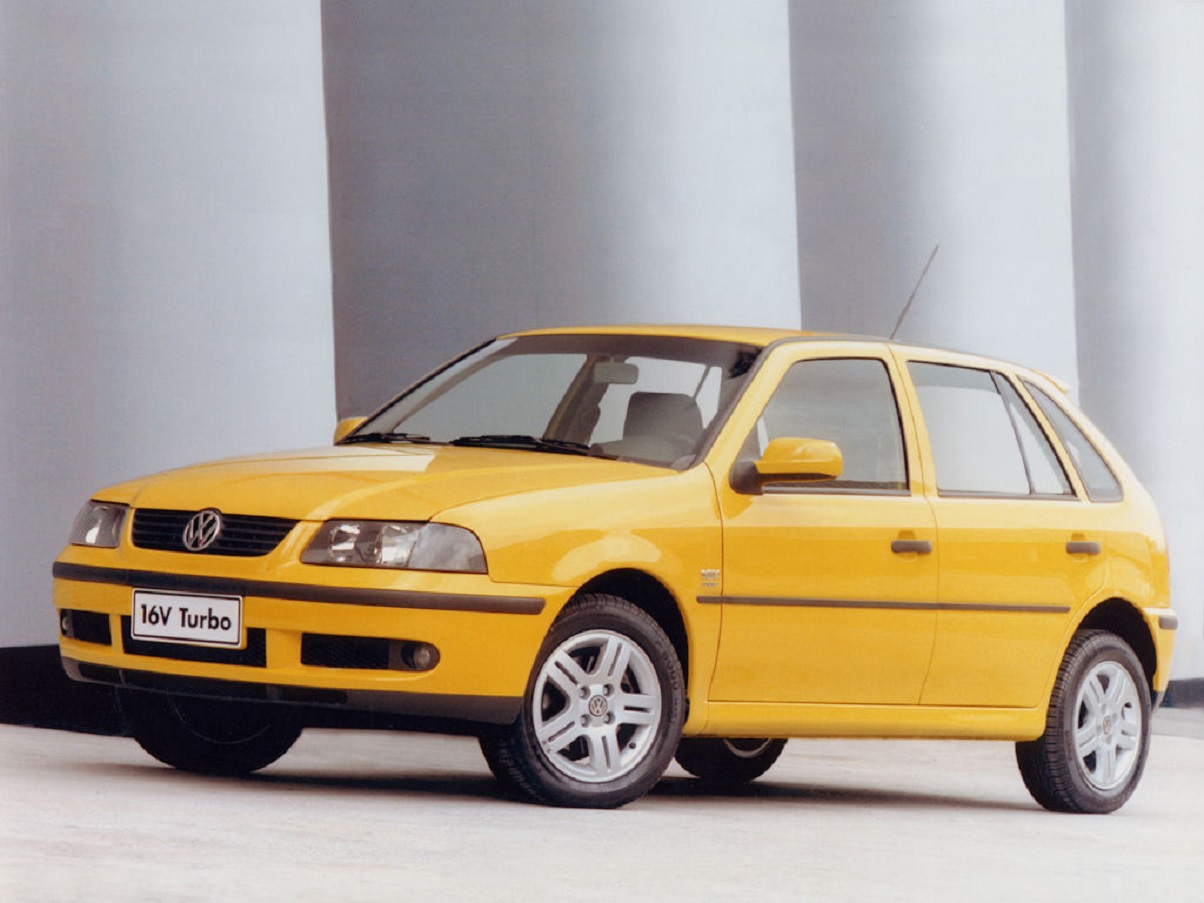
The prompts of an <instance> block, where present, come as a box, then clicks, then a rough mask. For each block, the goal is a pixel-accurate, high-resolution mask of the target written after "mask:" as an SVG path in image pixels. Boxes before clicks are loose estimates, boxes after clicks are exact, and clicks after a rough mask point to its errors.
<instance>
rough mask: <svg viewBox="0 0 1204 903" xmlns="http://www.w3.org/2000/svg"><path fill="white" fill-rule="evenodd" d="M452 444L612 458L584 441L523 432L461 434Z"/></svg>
mask: <svg viewBox="0 0 1204 903" xmlns="http://www.w3.org/2000/svg"><path fill="white" fill-rule="evenodd" d="M449 444H450V445H462V446H467V447H470V448H521V449H526V450H528V451H540V452H553V453H555V454H560V455H585V456H588V457H591V458H611V459H613V458H614V457H615V456H614V455H608V454H606V453H605V452H601V451H598V450H597V449H595V448H594V447H593V446H590V445H585V444H584V443H582V442H570V441H569V440H568V439H546V438H540V437H537V436H527V435H524V434H522V433H516V434H513V435H511V434H505V433H493V434H487V435H484V436H461V437H460V438H459V439H453V440H452V441H451V442H450V443H449Z"/></svg>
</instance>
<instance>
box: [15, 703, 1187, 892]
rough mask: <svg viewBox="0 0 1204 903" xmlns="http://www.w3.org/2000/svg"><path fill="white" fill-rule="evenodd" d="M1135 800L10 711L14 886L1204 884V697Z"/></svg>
mask: <svg viewBox="0 0 1204 903" xmlns="http://www.w3.org/2000/svg"><path fill="white" fill-rule="evenodd" d="M1156 730H1157V735H1156V736H1155V738H1154V742H1153V747H1152V752H1151V757H1150V763H1149V768H1148V770H1147V772H1146V775H1145V779H1144V781H1143V783H1142V786H1141V787H1140V788H1139V790H1138V792H1137V794H1136V795H1135V796H1134V798H1133V799H1132V800H1131V801H1130V802H1129V804H1128V805H1127V806H1126V807H1125V808H1124V809H1122V810H1121V811H1120V812H1119V813H1117V814H1114V815H1111V816H1105V817H1087V816H1059V815H1052V814H1049V813H1046V812H1044V811H1042V810H1040V809H1038V808H1037V807H1036V806H1035V805H1034V804H1033V803H1032V802H1031V801H1030V800H1029V798H1028V796H1027V794H1026V793H1025V790H1024V787H1023V786H1022V785H1021V783H1020V778H1019V775H1018V774H1017V772H1016V769H1015V765H1014V762H1013V759H1012V750H1011V746H1010V745H1009V744H1005V743H934V742H922V741H827V740H825V741H793V742H792V743H790V745H789V746H787V748H786V753H785V754H784V756H783V758H782V760H781V761H780V762H779V763H778V764H777V765H776V766H775V767H774V769H773V770H772V771H771V772H770V773H769V774H768V775H767V776H766V777H765V778H763V779H762V780H761V781H760V782H758V783H757V784H755V785H753V786H752V787H751V788H749V789H748V790H746V791H742V792H739V793H732V794H728V795H722V794H719V795H717V794H708V793H703V792H699V791H698V789H697V788H696V786H695V784H694V783H693V782H692V781H690V780H687V779H686V778H685V776H684V773H682V772H680V771H677V770H676V767H675V768H674V769H673V770H672V771H671V772H670V774H669V775H668V776H667V777H666V779H665V780H664V781H662V782H661V784H660V785H659V786H658V788H657V789H656V790H655V791H654V792H653V793H652V794H651V795H650V796H649V797H647V798H645V799H644V800H641V801H640V802H638V803H636V804H634V805H632V806H629V807H627V808H626V809H622V810H619V811H617V812H581V811H564V810H553V809H545V808H540V807H536V806H530V805H525V804H522V803H517V802H514V801H511V800H509V799H506V798H505V797H504V796H502V795H501V793H500V792H499V790H498V788H497V786H496V784H495V783H494V782H493V780H492V778H491V777H490V776H489V773H488V772H487V770H486V768H485V765H484V763H483V761H482V760H481V758H480V756H479V754H478V752H477V748H476V744H475V741H472V740H465V739H457V738H445V737H426V736H417V735H401V734H379V733H362V734H357V733H351V732H334V731H311V732H308V733H306V734H305V735H304V736H303V737H302V738H301V741H300V742H299V743H298V745H297V746H296V747H295V748H294V749H293V751H292V752H290V753H289V755H288V756H286V757H285V758H284V759H282V760H281V761H280V762H278V763H276V764H275V765H273V766H272V767H271V768H269V769H267V770H266V771H264V772H263V773H262V775H261V776H259V777H255V778H251V779H246V780H225V779H203V778H198V777H193V776H189V775H185V774H182V773H177V772H173V771H170V770H168V769H166V768H162V767H160V766H159V765H157V764H156V763H155V762H153V761H152V760H151V759H149V758H148V757H146V756H145V755H144V754H143V753H142V751H141V750H140V749H138V747H137V746H136V745H135V744H134V743H133V741H130V740H126V739H120V738H108V737H95V736H86V735H80V734H69V733H62V732H56V731H44V730H36V729H32V728H21V727H11V726H0V899H2V900H6V901H8V900H12V901H24V900H89V901H94V900H217V899H238V900H254V899H264V900H267V899H273V900H276V899H281V900H340V901H342V900H365V901H366V900H372V901H381V900H397V901H424V903H425V901H441V900H515V901H519V900H521V901H528V900H572V901H583V900H630V901H636V900H646V899H653V900H670V899H681V900H687V899H689V900H693V901H701V900H750V901H757V900H766V899H769V900H777V899H781V900H825V901H827V900H850V901H854V900H855V901H867V900H933V899H937V900H971V899H973V900H1017V899H1024V900H1035V901H1040V900H1060V901H1071V900H1086V899H1112V900H1116V899H1125V898H1126V897H1129V898H1130V899H1147V900H1158V901H1159V903H1167V901H1178V900H1184V901H1188V900H1190V901H1198V900H1200V899H1204V854H1202V846H1204V844H1202V841H1204V713H1201V712H1197V711H1183V710H1164V711H1163V712H1160V713H1159V714H1158V716H1157V719H1156Z"/></svg>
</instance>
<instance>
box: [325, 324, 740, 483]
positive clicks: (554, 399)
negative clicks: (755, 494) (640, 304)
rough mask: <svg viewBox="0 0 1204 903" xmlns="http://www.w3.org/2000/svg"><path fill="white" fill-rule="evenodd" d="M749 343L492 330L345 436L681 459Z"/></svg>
mask: <svg viewBox="0 0 1204 903" xmlns="http://www.w3.org/2000/svg"><path fill="white" fill-rule="evenodd" d="M758 351H759V349H757V348H755V347H753V346H749V345H741V344H735V343H731V342H720V341H710V340H703V339H687V338H667V337H662V336H625V335H541V336H520V337H518V338H509V339H499V340H496V341H494V342H490V343H489V344H487V345H485V346H483V347H481V348H478V349H477V350H475V351H473V352H470V353H469V354H467V355H465V356H464V357H462V358H460V359H459V360H458V361H456V362H454V363H453V364H451V365H450V366H448V367H446V368H444V369H443V370H441V371H439V372H437V373H435V374H434V375H433V376H431V377H429V378H428V379H427V380H425V381H424V382H422V383H420V384H419V385H418V386H417V387H416V388H414V389H412V390H411V391H410V392H408V393H406V394H405V395H402V396H401V397H400V398H398V399H396V400H395V401H393V402H392V403H391V404H389V405H388V406H387V407H386V408H384V409H383V410H382V411H380V412H379V413H377V414H376V415H375V416H373V417H371V418H370V419H369V420H367V421H366V422H365V423H364V424H363V425H362V426H361V427H360V428H359V429H357V430H356V431H355V432H354V433H352V434H351V435H350V436H348V437H347V438H346V439H344V440H343V441H344V442H371V441H380V442H388V441H406V442H434V443H440V444H458V445H489V446H500V447H508V448H526V449H531V450H534V451H544V452H556V453H570V454H590V455H597V456H600V457H613V458H620V459H624V460H631V461H639V462H643V463H647V464H658V465H662V466H666V467H677V468H681V467H685V466H688V465H689V464H690V463H691V462H692V461H693V460H694V458H695V457H696V456H697V454H698V452H699V451H700V450H701V449H702V448H703V447H704V445H705V441H706V440H707V438H708V437H709V435H710V432H711V430H712V428H713V427H715V426H716V419H717V417H718V415H719V413H720V412H721V411H724V410H725V409H726V407H727V405H728V403H729V402H730V401H731V400H732V399H733V398H734V397H735V396H736V394H737V392H738V391H739V389H740V388H741V387H742V386H743V384H744V379H745V377H746V375H747V373H748V371H749V369H750V367H751V366H752V362H753V360H754V359H755V358H756V355H757V353H758Z"/></svg>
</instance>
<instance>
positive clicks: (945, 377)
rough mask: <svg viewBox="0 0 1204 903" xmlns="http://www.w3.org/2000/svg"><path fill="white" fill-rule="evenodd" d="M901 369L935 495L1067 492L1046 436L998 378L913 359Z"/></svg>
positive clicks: (985, 372)
mask: <svg viewBox="0 0 1204 903" xmlns="http://www.w3.org/2000/svg"><path fill="white" fill-rule="evenodd" d="M908 370H909V371H910V373H911V377H912V381H913V382H914V383H915V387H916V394H917V395H918V396H919V399H920V409H921V411H922V413H923V417H924V424H925V426H926V427H927V428H928V439H929V443H930V445H931V448H932V457H933V462H934V464H935V466H936V482H937V488H938V489H939V490H940V492H941V493H942V494H949V495H1008V496H1039V497H1045V498H1048V497H1051V496H1052V497H1069V496H1070V495H1071V487H1070V482H1069V480H1068V479H1067V478H1066V474H1065V473H1064V472H1063V470H1062V467H1061V464H1059V462H1058V458H1057V455H1056V454H1055V453H1054V450H1053V446H1052V445H1050V442H1049V439H1048V437H1046V435H1045V433H1044V432H1042V430H1041V428H1040V426H1039V424H1038V423H1037V420H1036V418H1035V417H1034V416H1033V414H1032V412H1031V411H1030V410H1029V409H1028V407H1027V406H1026V405H1025V404H1024V402H1023V400H1021V398H1020V396H1019V394H1018V393H1017V392H1016V390H1015V389H1014V388H1013V387H1012V385H1011V383H1009V382H1008V381H1007V380H1006V379H1005V378H1004V377H1003V376H1001V375H1000V374H998V373H993V372H991V371H988V370H975V369H971V368H969V367H953V366H948V365H945V364H926V363H920V362H914V361H913V362H912V363H911V364H909V365H908Z"/></svg>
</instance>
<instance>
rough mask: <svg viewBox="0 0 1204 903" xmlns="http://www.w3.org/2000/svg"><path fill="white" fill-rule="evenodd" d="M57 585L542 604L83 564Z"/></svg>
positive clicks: (438, 606) (350, 601) (498, 606)
mask: <svg viewBox="0 0 1204 903" xmlns="http://www.w3.org/2000/svg"><path fill="white" fill-rule="evenodd" d="M53 573H54V577H55V579H57V580H74V581H78V582H82V583H106V584H109V585H113V586H130V587H134V586H136V587H138V588H139V589H149V590H163V591H168V592H177V593H201V594H209V595H215V596H263V597H265V598H268V599H288V600H290V601H293V602H328V603H332V604H337V605H370V606H374V607H378V608H424V609H431V610H436V611H476V612H483V613H487V614H511V615H537V614H539V613H540V612H542V611H543V609H544V600H543V599H540V598H539V597H537V596H531V597H527V596H468V595H455V594H451V593H420V592H411V591H408V590H393V589H357V588H351V587H341V586H314V585H312V584H308V583H276V582H273V581H271V580H237V579H233V578H229V577H197V576H191V575H186V574H161V573H159V572H158V571H137V570H129V569H126V568H102V567H94V566H92V565H87V564H68V563H66V562H61V561H59V562H55V564H54V571H53Z"/></svg>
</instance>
